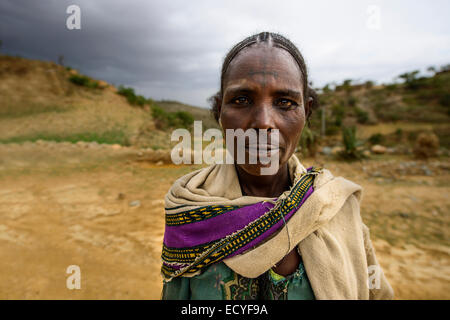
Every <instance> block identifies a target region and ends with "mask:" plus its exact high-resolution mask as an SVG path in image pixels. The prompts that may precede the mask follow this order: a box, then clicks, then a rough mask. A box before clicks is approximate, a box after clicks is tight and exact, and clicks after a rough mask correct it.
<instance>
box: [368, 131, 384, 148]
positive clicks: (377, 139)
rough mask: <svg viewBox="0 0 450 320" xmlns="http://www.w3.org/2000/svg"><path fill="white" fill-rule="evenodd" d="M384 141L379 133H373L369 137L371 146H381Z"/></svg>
mask: <svg viewBox="0 0 450 320" xmlns="http://www.w3.org/2000/svg"><path fill="white" fill-rule="evenodd" d="M383 141H384V136H383V135H382V134H381V133H375V134H373V135H371V136H370V137H369V143H370V144H371V145H375V144H381V143H382V142H383Z"/></svg>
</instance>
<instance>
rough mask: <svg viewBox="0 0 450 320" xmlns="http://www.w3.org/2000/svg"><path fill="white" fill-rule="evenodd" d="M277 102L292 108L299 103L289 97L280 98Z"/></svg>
mask: <svg viewBox="0 0 450 320" xmlns="http://www.w3.org/2000/svg"><path fill="white" fill-rule="evenodd" d="M276 104H277V105H278V106H280V107H285V108H290V107H294V106H297V105H298V104H297V103H296V102H294V101H292V100H289V99H279V100H278V101H277V103H276Z"/></svg>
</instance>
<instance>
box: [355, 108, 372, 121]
mask: <svg viewBox="0 0 450 320" xmlns="http://www.w3.org/2000/svg"><path fill="white" fill-rule="evenodd" d="M355 113H356V118H357V119H358V122H359V123H363V124H364V123H367V122H369V113H367V112H366V111H364V110H362V109H360V108H355Z"/></svg>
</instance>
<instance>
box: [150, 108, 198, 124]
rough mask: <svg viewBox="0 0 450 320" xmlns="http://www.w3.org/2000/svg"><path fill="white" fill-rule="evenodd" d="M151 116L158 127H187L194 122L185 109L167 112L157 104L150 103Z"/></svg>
mask: <svg viewBox="0 0 450 320" xmlns="http://www.w3.org/2000/svg"><path fill="white" fill-rule="evenodd" d="M152 116H153V119H154V120H155V125H156V127H157V128H158V129H167V128H174V127H182V128H188V127H189V126H190V125H191V124H192V123H193V122H194V117H193V116H192V115H191V114H190V113H189V112H187V111H176V112H167V111H166V110H164V109H162V108H161V107H159V106H157V105H152Z"/></svg>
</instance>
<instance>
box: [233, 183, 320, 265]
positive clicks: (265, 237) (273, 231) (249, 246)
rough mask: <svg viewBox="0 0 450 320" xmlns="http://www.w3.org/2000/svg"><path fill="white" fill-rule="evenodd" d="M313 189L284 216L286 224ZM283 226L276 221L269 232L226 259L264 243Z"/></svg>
mask: <svg viewBox="0 0 450 320" xmlns="http://www.w3.org/2000/svg"><path fill="white" fill-rule="evenodd" d="M313 191H314V188H313V187H312V186H311V187H310V188H309V189H308V191H307V192H306V194H305V196H304V197H303V199H302V201H301V202H300V204H299V205H298V206H297V207H296V208H294V209H292V210H291V211H290V212H289V213H288V214H287V215H286V216H285V220H286V222H287V221H288V220H289V219H290V218H291V217H292V216H293V215H294V213H296V212H297V211H298V209H299V208H300V207H301V206H302V205H303V203H304V202H305V201H306V199H308V198H309V196H310V195H311V193H313ZM283 225H284V221H283V220H280V221H278V222H277V223H276V224H275V225H273V226H272V227H271V228H270V229H269V230H267V231H266V232H264V233H263V234H262V235H260V236H259V237H257V238H256V239H254V240H253V241H250V242H249V243H248V244H246V245H245V246H243V247H242V248H240V249H238V250H236V251H235V252H233V253H232V254H230V255H229V256H228V257H227V258H231V257H233V256H235V255H238V254H241V253H242V252H244V251H245V250H247V249H250V248H251V247H253V246H256V245H257V244H258V243H260V242H262V241H264V240H265V239H267V238H268V237H270V236H271V235H272V234H273V233H275V232H276V231H278V230H279V229H280V228H281V227H283Z"/></svg>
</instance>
